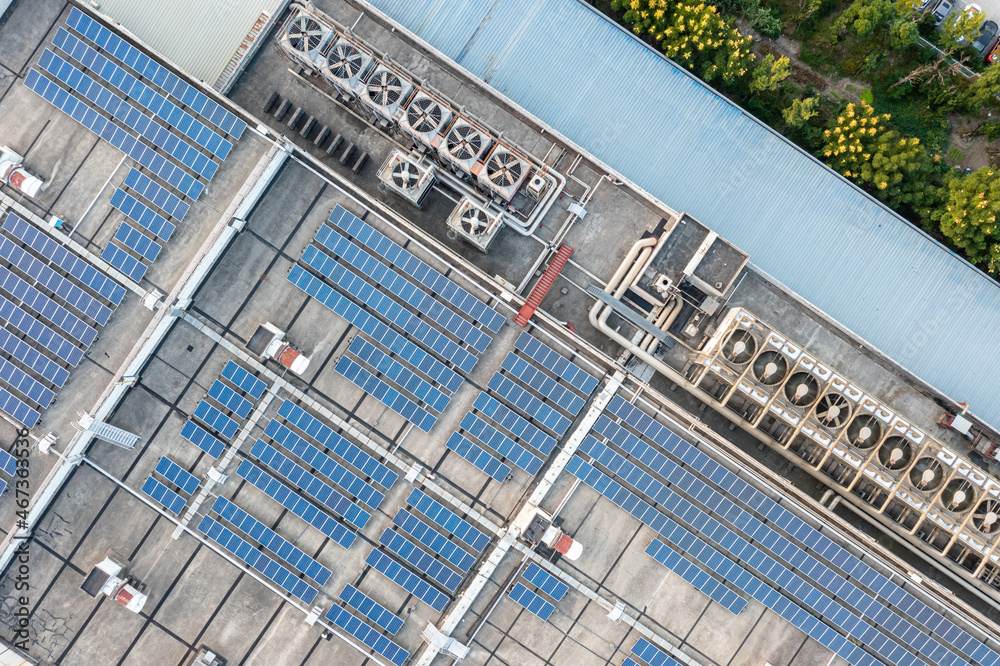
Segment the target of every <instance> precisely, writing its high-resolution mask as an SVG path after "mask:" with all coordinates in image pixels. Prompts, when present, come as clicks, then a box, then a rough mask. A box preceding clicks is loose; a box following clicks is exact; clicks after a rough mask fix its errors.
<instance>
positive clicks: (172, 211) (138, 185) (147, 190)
mask: <svg viewBox="0 0 1000 666" xmlns="http://www.w3.org/2000/svg"><path fill="white" fill-rule="evenodd" d="M122 185H123V186H124V187H127V188H128V189H130V190H132V191H133V192H135V193H136V194H137V195H138V196H139V197H141V198H142V199H144V200H145V201H148V202H149V203H151V204H153V205H154V206H156V207H157V208H159V209H160V210H161V211H163V213H164V214H165V215H168V216H170V217H172V218H174V219H175V220H176V221H178V222H180V221H181V220H183V219H184V216H185V215H187V212H188V211H189V210H190V209H191V207H190V206H189V205H188V204H187V203H185V202H184V201H183V200H182V199H181V198H180V197H178V196H177V195H176V194H174V193H173V192H171V191H170V190H168V189H167V188H165V187H161V186H160V185H158V184H156V183H155V182H154V181H153V179H152V178H150V177H149V176H146V175H144V174H143V173H141V172H140V171H139V170H138V169H136V168H132V169H129V172H128V175H126V176H125V180H124V181H123V182H122ZM119 192H121V194H122V195H125V192H124V190H118V191H116V192H115V193H114V194H113V195H112V196H111V205H112V206H114V205H115V203H114V200H115V197H117V196H118V195H119V194H118V193H119ZM115 207H116V208H117V206H115ZM167 224H170V223H169V222H167ZM143 226H145V225H143ZM171 227H173V225H171ZM146 228H147V229H149V227H146ZM150 230H151V231H152V229H150ZM154 233H155V232H154ZM157 235H159V234H157ZM164 240H167V239H166V238H164Z"/></svg>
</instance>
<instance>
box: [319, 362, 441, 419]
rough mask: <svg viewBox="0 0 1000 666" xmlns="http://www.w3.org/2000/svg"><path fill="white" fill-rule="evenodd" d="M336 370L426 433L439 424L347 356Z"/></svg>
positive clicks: (432, 416) (423, 410)
mask: <svg viewBox="0 0 1000 666" xmlns="http://www.w3.org/2000/svg"><path fill="white" fill-rule="evenodd" d="M334 369H335V370H336V371H337V372H338V373H340V374H341V375H343V376H344V377H346V378H347V379H348V380H350V381H351V382H353V383H354V384H356V385H357V386H358V387H360V388H361V390H363V391H364V392H365V393H368V394H369V395H371V396H372V397H374V398H375V399H376V400H378V401H379V402H381V403H383V404H384V405H385V406H386V407H388V408H389V409H391V410H392V411H394V412H396V413H397V414H399V415H400V416H402V417H403V418H404V419H406V420H407V421H409V422H411V423H412V424H413V425H415V426H417V427H418V428H420V429H421V430H423V431H424V432H430V430H431V428H433V427H434V424H435V423H436V422H437V417H436V416H434V415H433V414H430V413H428V412H427V410H426V409H424V408H423V407H421V406H420V405H418V404H417V403H415V402H414V401H412V400H410V399H409V398H407V397H406V396H405V395H403V394H402V393H401V392H399V391H397V390H396V389H394V388H393V387H392V386H390V385H389V384H387V383H385V382H384V381H382V380H381V379H380V378H379V377H377V376H375V375H374V374H372V373H371V372H369V371H368V370H366V369H365V368H363V367H361V366H360V365H359V364H358V363H356V362H355V361H353V360H351V359H350V358H348V357H347V356H341V357H340V358H339V359H337V364H336V365H335V366H334Z"/></svg>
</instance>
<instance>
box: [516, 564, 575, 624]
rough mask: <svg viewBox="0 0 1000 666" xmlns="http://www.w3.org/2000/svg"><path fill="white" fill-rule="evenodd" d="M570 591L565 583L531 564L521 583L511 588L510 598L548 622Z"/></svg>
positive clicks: (524, 572) (522, 576) (525, 571)
mask: <svg viewBox="0 0 1000 666" xmlns="http://www.w3.org/2000/svg"><path fill="white" fill-rule="evenodd" d="M525 583H527V585H526V584H525ZM568 591H569V588H568V587H567V586H566V584H565V583H563V582H562V581H560V580H559V579H558V578H556V577H555V576H553V575H552V574H550V573H549V572H547V571H545V570H544V569H542V568H541V567H540V566H538V565H537V564H535V563H534V562H530V563H529V564H528V566H527V567H525V569H524V571H523V572H522V574H521V581H520V582H518V583H517V584H515V585H514V587H513V588H511V590H510V592H509V593H508V596H509V597H510V598H511V599H513V600H514V601H516V602H517V603H518V604H520V605H521V606H523V607H524V608H526V609H528V611H530V612H531V613H533V614H535V615H537V616H538V617H539V618H541V619H542V620H546V621H547V620H548V619H549V617H551V615H552V613H553V611H555V605H556V604H557V603H559V602H560V601H562V598H563V597H564V596H566V593H567V592H568Z"/></svg>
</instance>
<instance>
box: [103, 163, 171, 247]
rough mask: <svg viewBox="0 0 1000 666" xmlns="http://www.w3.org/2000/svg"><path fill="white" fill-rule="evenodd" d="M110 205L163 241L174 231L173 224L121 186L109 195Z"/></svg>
mask: <svg viewBox="0 0 1000 666" xmlns="http://www.w3.org/2000/svg"><path fill="white" fill-rule="evenodd" d="M137 173H138V172H137ZM111 205H112V206H113V207H114V208H117V209H118V210H120V211H121V212H122V213H124V214H125V215H126V217H128V218H129V219H130V220H134V221H136V222H138V223H139V224H140V225H141V226H142V227H143V228H144V229H148V230H149V231H150V232H151V233H152V234H153V235H154V236H156V237H157V238H160V239H162V240H163V241H164V242H166V241H168V240H170V236H171V235H172V234H173V233H174V229H175V227H174V225H173V224H171V223H170V222H167V220H166V218H164V217H163V216H162V215H160V214H159V213H157V212H156V211H155V210H153V209H152V208H150V207H148V206H146V205H145V204H143V203H141V202H140V201H139V200H138V199H136V198H135V197H133V196H132V195H131V194H129V193H128V192H126V191H125V190H123V189H121V188H119V189H117V190H115V191H114V193H113V194H112V195H111Z"/></svg>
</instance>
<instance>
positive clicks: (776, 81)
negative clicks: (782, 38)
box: [750, 54, 792, 95]
mask: <svg viewBox="0 0 1000 666" xmlns="http://www.w3.org/2000/svg"><path fill="white" fill-rule="evenodd" d="M791 71H792V62H791V61H790V60H789V59H788V58H786V57H785V56H781V57H780V58H778V59H777V60H775V59H774V56H773V55H770V54H768V55H767V56H766V57H765V58H764V60H762V61H761V63H760V64H759V65H757V66H756V67H755V68H754V70H753V74H751V78H750V94H751V95H753V94H756V93H759V92H764V91H771V90H777V89H778V86H780V85H781V82H782V81H784V80H785V79H787V78H788V75H789V74H790V73H791Z"/></svg>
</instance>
